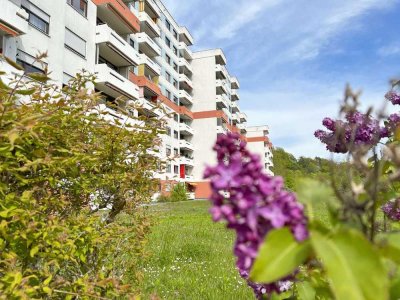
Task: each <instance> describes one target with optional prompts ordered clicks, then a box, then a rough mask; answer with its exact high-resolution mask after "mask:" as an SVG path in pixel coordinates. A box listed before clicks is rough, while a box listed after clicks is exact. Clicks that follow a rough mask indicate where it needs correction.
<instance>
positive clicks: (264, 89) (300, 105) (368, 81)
mask: <svg viewBox="0 0 400 300" xmlns="http://www.w3.org/2000/svg"><path fill="white" fill-rule="evenodd" d="M164 2H165V4H166V6H167V7H168V8H169V9H170V10H171V11H172V14H173V15H174V16H175V17H176V19H177V21H178V22H179V23H180V24H182V25H185V26H186V27H188V29H189V30H190V32H191V33H192V34H193V36H194V38H195V46H194V49H193V50H201V49H210V48H222V49H223V50H224V52H225V54H226V56H227V59H228V69H229V72H230V74H231V75H235V76H237V77H238V79H239V81H240V83H241V90H240V96H241V99H240V102H239V104H240V107H241V108H242V110H243V111H244V112H246V113H247V114H248V117H249V125H259V124H267V125H269V126H270V136H271V139H272V142H273V144H274V145H275V146H278V147H283V148H285V149H286V150H287V151H289V152H291V153H293V154H295V155H296V156H301V155H302V156H311V157H313V156H322V157H328V154H327V152H326V151H325V149H324V146H323V145H321V144H320V143H319V142H318V141H317V140H316V139H315V138H314V137H313V132H314V131H315V129H318V128H320V127H321V125H320V124H321V120H322V118H323V117H324V116H333V117H334V116H336V115H337V108H338V103H339V101H340V99H341V98H342V94H343V90H344V86H345V84H346V83H347V82H348V83H350V84H351V85H352V86H353V87H354V88H355V89H362V91H363V94H362V95H363V96H362V100H363V102H364V103H365V106H368V105H375V106H381V104H382V101H383V96H384V94H385V92H386V91H387V89H388V88H389V84H388V81H389V79H392V78H400V0H291V1H289V0H252V1H248V0H237V1H232V0H213V1H204V0H185V1H181V0H164Z"/></svg>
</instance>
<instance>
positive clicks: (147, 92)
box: [129, 72, 161, 98]
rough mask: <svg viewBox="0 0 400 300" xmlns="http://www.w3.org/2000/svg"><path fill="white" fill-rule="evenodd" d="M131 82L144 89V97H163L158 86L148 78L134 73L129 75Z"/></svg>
mask: <svg viewBox="0 0 400 300" xmlns="http://www.w3.org/2000/svg"><path fill="white" fill-rule="evenodd" d="M129 80H130V81H132V82H133V83H134V84H136V85H137V86H138V87H140V88H143V96H144V97H147V98H150V97H156V96H159V95H161V90H160V87H159V86H158V84H156V83H155V82H153V81H152V80H150V79H149V78H147V77H146V76H137V75H135V74H134V73H132V72H130V73H129Z"/></svg>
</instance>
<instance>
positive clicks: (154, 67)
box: [139, 54, 161, 77]
mask: <svg viewBox="0 0 400 300" xmlns="http://www.w3.org/2000/svg"><path fill="white" fill-rule="evenodd" d="M139 56H140V65H143V66H144V69H145V70H144V73H145V75H150V76H151V77H154V76H160V74H161V67H160V66H159V65H158V64H157V63H156V62H154V61H152V60H151V59H150V58H148V57H147V55H146V54H139Z"/></svg>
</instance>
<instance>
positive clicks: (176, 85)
mask: <svg viewBox="0 0 400 300" xmlns="http://www.w3.org/2000/svg"><path fill="white" fill-rule="evenodd" d="M174 87H175V88H178V81H176V80H175V79H174Z"/></svg>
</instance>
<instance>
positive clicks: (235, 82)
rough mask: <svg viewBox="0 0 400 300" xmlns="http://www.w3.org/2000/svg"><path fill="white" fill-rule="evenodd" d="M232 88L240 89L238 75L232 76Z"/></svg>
mask: <svg viewBox="0 0 400 300" xmlns="http://www.w3.org/2000/svg"><path fill="white" fill-rule="evenodd" d="M231 88H232V89H236V90H237V89H240V84H239V80H238V79H237V78H236V77H231Z"/></svg>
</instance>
